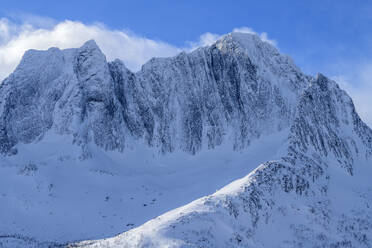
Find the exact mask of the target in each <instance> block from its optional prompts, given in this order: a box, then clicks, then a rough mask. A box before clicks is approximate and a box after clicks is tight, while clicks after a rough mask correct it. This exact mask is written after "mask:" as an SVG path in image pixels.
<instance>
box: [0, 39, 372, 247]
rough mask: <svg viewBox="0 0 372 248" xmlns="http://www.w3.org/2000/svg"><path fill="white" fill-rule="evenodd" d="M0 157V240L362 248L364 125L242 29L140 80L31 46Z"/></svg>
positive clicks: (80, 51)
mask: <svg viewBox="0 0 372 248" xmlns="http://www.w3.org/2000/svg"><path fill="white" fill-rule="evenodd" d="M0 153H1V155H0V164H1V166H0V173H1V174H0V175H1V180H0V185H1V187H0V199H1V203H2V204H1V205H0V210H1V211H0V220H1V221H0V247H43V246H45V247H53V246H71V247H371V246H372V241H371V239H372V210H371V208H370V207H372V183H371V181H370V177H371V175H372V158H371V156H372V130H371V129H370V128H369V127H368V126H366V124H364V123H363V121H362V120H361V119H360V118H359V116H358V114H357V112H356V111H355V108H354V105H353V103H352V100H351V99H350V97H349V96H348V95H347V94H346V93H345V92H344V91H343V90H341V89H340V88H339V87H338V85H337V84H336V83H335V82H334V81H332V80H329V79H327V78H326V77H325V76H323V75H322V74H318V75H317V76H316V77H315V78H313V77H311V76H307V75H305V74H303V73H302V72H301V71H300V70H299V69H298V68H297V67H296V66H295V65H294V63H293V62H292V60H291V59H290V58H289V57H287V56H285V55H281V54H280V53H279V52H278V50H277V49H276V48H275V47H273V46H272V45H271V44H269V43H267V42H265V41H262V40H261V39H260V38H259V37H258V36H256V35H253V34H243V33H231V34H228V35H225V36H224V37H223V38H221V39H220V40H218V41H217V42H216V43H215V44H213V45H211V46H207V47H202V48H199V49H197V50H195V51H193V52H191V53H181V54H179V55H178V56H176V57H172V58H154V59H151V60H150V61H149V62H147V63H146V64H145V65H144V66H143V67H142V69H141V70H140V71H139V72H137V73H132V72H130V71H129V70H128V69H126V67H125V65H124V64H123V63H122V62H121V61H120V60H115V61H113V62H107V61H106V58H105V56H104V55H103V54H102V52H101V51H100V49H99V48H98V46H97V45H96V44H95V42H94V41H88V42H87V43H86V44H84V45H83V46H82V47H81V48H77V49H67V50H59V49H58V48H51V49H49V50H47V51H35V50H30V51H28V52H26V53H25V55H24V57H23V59H22V61H21V63H20V65H19V66H18V67H17V68H16V70H15V71H14V72H13V73H12V74H11V75H10V76H9V77H8V78H7V79H5V80H4V81H3V83H2V84H1V85H0ZM225 185H227V186H225ZM119 233H122V234H119ZM118 234H119V235H118ZM81 240H87V241H81Z"/></svg>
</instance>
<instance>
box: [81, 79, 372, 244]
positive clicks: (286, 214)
mask: <svg viewBox="0 0 372 248" xmlns="http://www.w3.org/2000/svg"><path fill="white" fill-rule="evenodd" d="M361 130H363V131H361ZM371 138H372V132H371V129H369V128H368V127H367V126H366V125H365V124H364V123H363V122H362V121H361V120H360V118H359V117H358V115H357V114H356V112H355V109H354V106H353V103H352V101H351V99H350V98H349V97H348V96H347V95H346V93H345V92H344V91H342V90H341V89H339V87H338V86H337V85H336V83H335V82H333V81H331V80H329V79H327V78H325V77H324V76H322V75H318V77H317V79H315V80H313V81H312V82H311V84H310V85H309V87H308V88H307V89H306V90H305V91H304V92H303V94H302V95H301V98H300V99H299V104H298V107H297V111H296V117H295V120H294V122H293V125H292V126H291V129H290V135H289V138H288V148H287V152H285V153H284V154H283V157H282V158H280V159H278V160H277V161H269V162H266V163H264V164H262V165H260V166H259V167H258V168H257V169H255V170H254V171H253V172H251V173H250V174H249V175H247V176H246V177H244V178H242V179H240V180H237V181H235V182H233V183H232V184H230V185H228V186H226V187H225V188H223V189H221V190H220V191H217V192H216V193H215V194H213V195H211V196H207V197H204V198H201V199H199V200H196V201H194V202H192V203H190V204H188V205H186V206H184V207H182V208H179V209H175V210H173V211H171V212H168V213H166V214H164V215H162V216H159V217H157V218H155V219H153V220H151V221H149V222H147V223H146V224H144V225H143V226H141V227H139V228H136V229H133V230H130V231H128V232H126V233H123V234H121V235H118V236H117V237H114V238H110V239H106V240H98V241H87V242H81V243H79V244H76V245H77V246H78V247H370V246H371V245H372V219H371V216H372V209H371V208H370V204H371V202H372V194H371V192H372V186H371V184H370V179H369V177H370V176H369V175H370V173H371V172H372V168H371V164H372V163H371V161H372V159H371V158H372V156H371V151H372V150H371ZM340 192H341V193H340Z"/></svg>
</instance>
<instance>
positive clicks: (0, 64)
mask: <svg viewBox="0 0 372 248" xmlns="http://www.w3.org/2000/svg"><path fill="white" fill-rule="evenodd" d="M33 21H34V22H33V23H30V22H24V23H22V24H19V25H18V24H15V23H12V22H11V21H9V20H8V19H0V79H3V78H4V77H6V76H7V75H8V74H9V73H10V72H11V71H12V70H14V68H15V67H16V65H17V64H18V63H19V61H20V59H21V57H22V55H23V54H24V52H25V51H26V50H28V49H41V50H43V49H48V48H50V47H59V48H61V49H64V48H71V47H80V46H81V45H82V44H83V43H84V42H85V41H87V40H89V39H95V40H96V42H97V43H98V45H99V46H100V47H101V49H102V51H103V52H104V53H105V55H106V56H107V58H108V60H113V59H115V58H119V59H122V60H123V61H124V62H125V64H126V65H127V66H128V67H129V68H130V69H132V70H138V69H139V68H140V66H141V65H142V64H143V63H145V62H146V61H147V60H149V59H150V58H152V57H163V56H172V55H175V54H177V53H179V52H180V51H181V49H180V48H177V47H175V46H172V45H170V44H167V43H165V42H162V41H156V40H151V39H147V38H144V37H141V36H139V35H136V34H134V33H132V32H130V31H121V30H111V29H109V28H107V27H105V26H104V25H103V24H100V23H96V24H92V25H85V24H83V23H81V22H76V21H64V22H60V23H56V24H54V25H51V26H50V23H51V22H49V21H48V24H49V27H40V26H42V25H41V24H45V23H44V21H45V19H40V18H39V19H38V20H36V19H35V18H34V20H33ZM35 21H37V22H38V23H37V24H35ZM43 26H45V25H43Z"/></svg>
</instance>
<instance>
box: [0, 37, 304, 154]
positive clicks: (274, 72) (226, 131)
mask: <svg viewBox="0 0 372 248" xmlns="http://www.w3.org/2000/svg"><path fill="white" fill-rule="evenodd" d="M309 82H310V77H308V76H306V75H304V74H302V73H301V72H300V70H299V69H298V68H297V67H296V66H295V65H294V64H293V63H292V61H291V59H290V58H288V57H286V56H283V55H281V54H279V52H278V51H277V49H276V48H275V47H273V46H271V45H270V44H268V43H266V42H263V41H261V40H260V39H259V38H258V37H257V36H255V35H249V34H240V33H232V34H229V35H227V36H225V37H224V38H222V39H221V40H219V41H218V42H216V43H215V44H214V45H212V46H210V47H202V48H199V49H197V50H195V51H193V52H191V53H188V54H187V53H181V54H179V55H178V56H176V57H173V58H155V59H151V60H150V61H149V62H147V63H146V64H145V65H144V66H143V67H142V69H141V70H140V71H139V72H137V73H133V72H130V71H129V70H128V69H127V68H126V67H125V66H124V64H123V63H122V62H121V61H120V60H115V61H113V62H109V63H107V61H106V59H105V56H104V55H103V54H102V52H101V51H100V49H99V48H98V46H97V45H96V43H95V42H94V41H88V42H87V43H85V44H84V45H83V46H82V47H81V48H79V49H67V50H59V49H57V48H51V49H49V50H47V51H34V50H30V51H28V52H26V54H25V55H24V57H23V59H22V61H21V63H20V65H19V66H18V67H17V69H16V70H15V72H14V73H12V74H11V75H10V76H9V77H8V78H7V79H5V80H4V82H3V83H2V85H1V89H0V99H1V103H0V141H1V142H0V144H1V146H0V152H1V153H3V154H15V153H16V152H17V150H16V148H15V146H16V145H17V144H19V143H30V142H34V141H38V140H41V139H43V136H44V135H46V133H47V132H54V133H57V134H61V135H66V134H67V135H71V137H72V142H73V143H74V144H77V145H79V146H81V148H82V157H83V158H84V157H90V152H89V149H88V148H87V144H88V143H94V144H96V145H97V146H99V147H101V148H102V149H105V150H119V151H124V152H125V149H126V148H127V147H130V146H131V145H132V144H133V143H136V142H137V143H138V142H139V143H146V144H147V145H148V146H152V147H157V148H158V149H159V151H161V152H163V153H169V152H172V151H175V150H182V151H185V152H188V153H191V154H195V153H196V152H198V151H200V150H201V149H203V148H207V149H213V148H214V147H215V146H218V145H220V144H222V143H223V142H226V141H229V142H230V143H231V145H232V146H233V147H234V149H236V150H241V149H243V148H245V147H247V146H248V145H249V144H250V142H251V141H252V140H254V139H257V138H259V137H260V136H261V135H263V134H269V133H273V132H277V131H280V130H282V129H285V128H288V127H289V125H290V123H291V122H292V120H293V116H294V113H295V106H296V101H297V98H298V96H299V95H300V93H301V92H302V91H303V90H304V88H305V87H306V86H307V85H308V84H309Z"/></svg>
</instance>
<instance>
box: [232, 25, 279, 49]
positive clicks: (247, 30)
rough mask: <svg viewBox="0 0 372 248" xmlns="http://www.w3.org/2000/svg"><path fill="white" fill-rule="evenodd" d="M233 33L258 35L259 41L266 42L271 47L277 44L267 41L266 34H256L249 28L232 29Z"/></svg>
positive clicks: (273, 41)
mask: <svg viewBox="0 0 372 248" xmlns="http://www.w3.org/2000/svg"><path fill="white" fill-rule="evenodd" d="M233 32H239V33H247V34H256V35H258V36H259V37H260V38H261V40H263V41H266V42H268V43H270V44H271V45H273V46H277V42H276V41H275V40H272V39H269V37H268V35H267V33H265V32H263V33H257V32H256V31H254V30H253V29H252V28H250V27H240V28H234V30H233Z"/></svg>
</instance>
